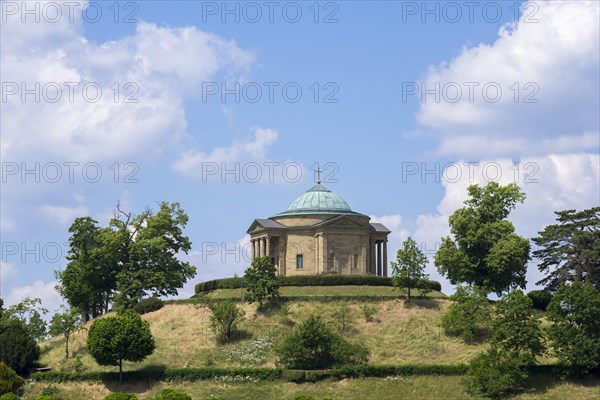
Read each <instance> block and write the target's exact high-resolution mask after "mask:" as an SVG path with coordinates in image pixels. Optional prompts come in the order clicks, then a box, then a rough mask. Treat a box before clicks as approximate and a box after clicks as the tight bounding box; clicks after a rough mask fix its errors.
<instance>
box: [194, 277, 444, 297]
mask: <svg viewBox="0 0 600 400" xmlns="http://www.w3.org/2000/svg"><path fill="white" fill-rule="evenodd" d="M277 283H278V285H279V286H393V284H392V278H390V277H387V278H384V277H381V276H373V275H299V276H278V277H277ZM243 284H244V278H243V277H233V278H224V279H215V280H212V281H206V282H201V283H198V284H196V287H195V291H196V293H202V292H209V291H211V290H216V289H239V288H241V287H243ZM427 286H428V287H429V289H431V290H437V291H438V292H439V291H441V290H442V285H441V284H440V283H439V282H437V281H428V284H427Z"/></svg>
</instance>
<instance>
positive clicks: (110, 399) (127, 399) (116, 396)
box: [104, 393, 138, 400]
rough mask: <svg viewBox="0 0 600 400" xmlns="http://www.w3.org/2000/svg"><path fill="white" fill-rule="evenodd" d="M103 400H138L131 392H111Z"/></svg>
mask: <svg viewBox="0 0 600 400" xmlns="http://www.w3.org/2000/svg"><path fill="white" fill-rule="evenodd" d="M104 400H138V398H137V396H136V395H135V394H133V393H111V394H109V395H108V396H106V397H105V398H104Z"/></svg>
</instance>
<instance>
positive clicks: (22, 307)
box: [4, 297, 48, 342]
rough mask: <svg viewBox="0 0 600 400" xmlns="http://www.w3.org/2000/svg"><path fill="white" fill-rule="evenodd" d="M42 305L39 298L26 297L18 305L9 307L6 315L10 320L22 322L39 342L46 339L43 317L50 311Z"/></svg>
mask: <svg viewBox="0 0 600 400" xmlns="http://www.w3.org/2000/svg"><path fill="white" fill-rule="evenodd" d="M41 304H42V300H41V299H39V298H34V299H32V298H29V297H26V298H25V299H23V300H22V301H21V302H19V303H18V304H14V305H12V306H10V307H8V309H6V310H5V312H4V314H5V315H6V316H7V317H9V318H10V317H13V318H16V319H18V320H19V321H21V322H22V323H23V324H24V325H25V327H26V328H27V330H28V331H29V333H30V334H31V337H33V339H35V340H36V341H37V342H39V341H42V340H44V338H45V337H46V321H44V319H43V317H42V315H44V314H47V313H48V310H46V309H45V308H43V307H42V306H41Z"/></svg>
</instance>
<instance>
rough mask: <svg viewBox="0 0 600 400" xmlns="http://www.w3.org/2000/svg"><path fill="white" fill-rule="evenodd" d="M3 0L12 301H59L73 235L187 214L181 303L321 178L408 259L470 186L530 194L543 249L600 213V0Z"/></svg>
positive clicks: (439, 229) (4, 205)
mask: <svg viewBox="0 0 600 400" xmlns="http://www.w3.org/2000/svg"><path fill="white" fill-rule="evenodd" d="M0 4H1V6H2V7H1V13H2V15H1V32H0V33H1V35H0V37H1V50H0V63H1V71H0V72H1V81H2V100H1V103H0V107H1V143H0V145H1V160H2V191H1V207H0V211H1V221H0V225H1V234H2V238H1V242H2V260H1V264H0V267H1V269H0V271H1V272H0V291H1V292H0V293H1V295H2V297H4V298H5V299H6V302H7V303H8V304H13V303H15V302H18V301H19V300H21V299H22V298H23V297H25V296H35V297H41V298H42V299H43V301H44V305H45V306H46V307H47V308H49V309H51V310H53V309H55V308H56V307H58V305H59V304H60V303H61V299H60V298H59V296H58V295H57V294H56V292H55V290H54V286H55V284H56V282H55V278H54V271H55V270H58V269H61V268H64V266H65V259H64V256H65V254H66V249H67V248H66V245H65V243H66V242H67V240H68V227H69V225H70V223H71V222H72V221H73V219H74V218H76V217H79V216H88V215H89V216H92V217H94V218H96V219H97V220H98V221H100V223H102V224H106V223H107V222H108V219H109V218H110V217H111V216H112V212H113V211H112V210H113V209H114V208H115V205H116V204H117V202H120V203H121V204H122V206H123V208H125V209H128V210H130V211H132V212H133V213H137V212H140V211H142V210H143V209H144V208H146V207H151V208H152V207H154V208H156V205H157V202H160V201H169V202H175V201H177V202H180V203H181V205H182V207H183V208H184V209H185V210H186V211H187V213H188V214H189V216H190V221H189V225H188V226H187V228H186V232H187V234H188V235H189V236H190V238H191V240H192V243H193V251H192V252H191V253H190V254H189V255H187V256H185V258H186V259H189V260H190V261H191V262H192V263H193V264H194V265H195V266H196V267H197V269H198V274H197V276H196V278H195V279H194V280H193V282H190V283H189V284H188V285H186V287H185V288H184V289H183V290H182V291H181V295H182V296H189V295H191V294H192V292H193V284H194V283H195V282H198V281H201V280H206V279H211V278H216V277H226V276H231V275H233V274H234V273H238V274H240V273H241V272H242V271H243V270H244V268H245V267H246V266H247V262H246V260H245V257H244V253H243V248H244V247H243V246H244V244H245V243H246V241H247V236H246V234H245V232H246V229H247V228H248V226H249V225H250V223H251V222H252V220H253V219H254V218H266V217H269V216H271V215H273V214H276V213H278V212H280V211H283V210H285V209H286V208H287V206H288V205H289V203H290V202H291V201H292V200H293V199H294V198H295V197H297V196H298V195H300V194H301V193H303V192H304V191H306V190H307V189H308V188H310V186H311V185H312V184H313V182H314V180H315V176H314V170H315V169H316V167H317V166H319V167H320V168H321V169H322V170H324V173H323V176H322V178H323V180H324V184H325V186H327V187H329V188H330V189H332V190H333V191H335V192H336V193H338V194H340V195H341V196H342V197H343V198H344V199H345V200H346V201H347V202H348V203H349V204H350V206H351V207H352V208H353V209H354V210H356V211H359V212H362V213H364V214H367V215H370V216H371V217H372V219H373V220H374V221H379V222H383V223H384V224H386V225H387V226H388V227H389V228H390V229H392V231H393V233H392V235H391V237H390V241H391V244H390V246H388V247H389V249H390V252H391V254H390V258H392V256H393V253H394V252H395V250H396V249H397V248H398V247H399V246H400V244H401V242H402V240H404V239H405V238H406V237H407V236H409V235H410V236H413V237H414V238H415V239H416V240H417V242H419V243H420V244H421V247H422V249H423V250H424V251H425V252H426V254H427V255H428V256H429V257H430V259H431V258H432V257H433V254H434V252H435V249H436V246H437V245H438V243H439V241H440V238H441V237H442V236H445V235H447V234H448V233H449V228H448V224H447V221H448V216H449V215H450V214H451V213H452V212H453V211H454V210H455V209H456V208H458V207H460V206H461V204H462V201H463V200H465V193H466V187H467V186H468V185H469V184H470V183H480V184H485V183H487V182H490V181H498V182H501V183H503V184H506V183H510V182H516V183H518V184H519V185H520V186H521V187H522V189H523V190H524V191H525V192H526V194H527V200H526V202H525V203H524V204H522V205H519V206H518V207H517V209H516V210H515V211H514V212H513V214H511V216H510V218H511V220H512V221H513V222H514V224H515V226H516V228H517V231H518V232H519V233H520V234H521V235H524V236H526V237H533V236H535V235H536V233H537V232H538V231H539V230H541V229H542V228H543V227H544V226H545V225H547V224H549V223H552V221H553V216H554V215H553V211H555V210H564V209H584V208H589V207H592V206H596V205H598V204H600V183H599V182H600V161H599V152H600V133H599V129H600V128H599V117H598V110H599V108H600V104H599V92H600V90H599V85H600V83H599V75H600V74H599V57H600V48H599V37H600V34H599V27H600V23H599V22H600V21H599V3H598V2H596V1H590V2H586V1H577V2H575V1H529V2H517V1H515V2H487V1H486V2H426V3H424V2H408V1H404V2H388V1H376V2H367V1H352V2H335V1H333V2H327V1H323V2H277V1H276V2H271V3H268V2H267V4H265V3H264V2H235V1H232V2H227V3H223V2H208V1H169V2H166V1H165V2H163V1H152V2H119V3H115V2H103V3H97V2H85V1H82V2H78V3H76V2H62V1H57V2H56V1H55V2H33V1H32V2H27V4H26V5H25V3H23V2H14V1H5V0H2V1H1V2H0ZM429 272H430V274H431V275H432V277H433V278H436V279H440V280H441V281H442V282H443V287H444V291H445V292H451V291H452V287H451V285H449V284H448V282H447V281H445V280H443V279H441V278H440V277H439V275H437V273H436V271H435V268H434V267H433V266H432V265H431V266H430V267H429ZM539 279H540V275H539V273H538V272H537V270H536V266H535V260H533V261H532V262H531V263H530V265H529V273H528V280H529V285H528V286H529V288H533V287H534V284H535V282H536V281H537V280H539Z"/></svg>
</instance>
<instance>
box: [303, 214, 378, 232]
mask: <svg viewBox="0 0 600 400" xmlns="http://www.w3.org/2000/svg"><path fill="white" fill-rule="evenodd" d="M313 226H314V227H328V228H361V229H367V228H368V227H369V223H368V221H366V222H362V221H360V220H356V219H355V218H352V217H351V216H348V215H338V216H337V217H333V218H330V219H328V220H325V221H322V222H319V223H316V224H314V225H313Z"/></svg>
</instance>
